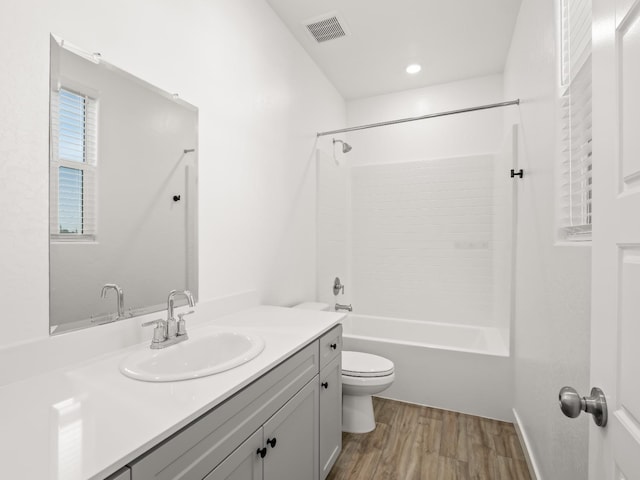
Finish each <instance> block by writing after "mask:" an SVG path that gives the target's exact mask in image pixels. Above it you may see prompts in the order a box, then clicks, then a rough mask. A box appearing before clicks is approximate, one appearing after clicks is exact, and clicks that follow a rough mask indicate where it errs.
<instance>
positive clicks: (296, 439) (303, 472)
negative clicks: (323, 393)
mask: <svg viewBox="0 0 640 480" xmlns="http://www.w3.org/2000/svg"><path fill="white" fill-rule="evenodd" d="M318 389H319V384H318V377H317V376H316V378H315V379H313V380H312V381H311V382H309V383H308V384H307V385H306V386H305V387H304V388H303V389H302V390H300V391H299V392H298V393H297V394H296V395H295V396H294V397H293V398H292V399H291V400H289V401H288V402H287V403H286V404H285V405H284V407H282V408H281V409H280V410H279V411H278V412H277V413H276V414H275V415H274V416H273V417H271V419H269V421H268V422H267V423H265V424H264V441H265V445H266V446H267V447H266V448H267V455H266V457H265V458H264V462H263V468H264V480H319V473H320V467H319V461H318V453H319V452H318V450H319V448H318V438H319V435H318V433H319V432H318V417H319V415H318V414H319V406H318V402H319V399H318ZM274 440H275V445H274V444H273V441H274ZM269 442H271V443H269ZM272 445H273V446H272Z"/></svg>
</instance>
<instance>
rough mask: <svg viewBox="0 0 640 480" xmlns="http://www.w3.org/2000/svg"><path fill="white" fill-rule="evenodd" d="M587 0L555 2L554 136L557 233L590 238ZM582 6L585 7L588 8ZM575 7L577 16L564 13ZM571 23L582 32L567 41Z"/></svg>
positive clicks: (561, 237) (570, 239) (575, 241)
mask: <svg viewBox="0 0 640 480" xmlns="http://www.w3.org/2000/svg"><path fill="white" fill-rule="evenodd" d="M590 3H591V2H590V1H589V0H586V1H583V0H560V1H559V2H558V5H559V26H558V28H559V49H558V51H559V53H560V55H559V62H558V63H559V65H558V70H559V75H558V76H559V88H558V114H559V128H558V133H559V140H558V149H559V153H558V173H557V176H556V178H557V181H558V185H557V188H556V192H557V197H556V198H557V200H556V208H557V215H556V227H557V228H556V233H557V236H558V238H559V240H560V241H566V242H569V243H572V244H579V243H583V244H584V243H585V242H590V241H591V232H592V225H593V193H592V191H593V173H592V167H591V165H592V162H593V157H592V146H593V142H592V140H593V135H592V133H591V129H592V125H591V124H592V120H591V101H592V86H591V83H592V82H591V58H592V47H591V39H590V32H591V28H590V25H591V23H590V19H591V16H592V13H591V10H592V8H591V5H590ZM587 7H589V8H588V9H587ZM572 12H576V17H577V21H573V22H572V19H571V18H569V15H571V13H572ZM572 23H577V24H578V26H579V28H578V31H580V32H581V33H582V36H578V38H575V35H574V36H573V37H574V38H573V39H574V40H575V43H577V44H578V46H577V47H575V46H574V45H572V32H571V31H570V29H571V26H572Z"/></svg>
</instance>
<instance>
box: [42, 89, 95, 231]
mask: <svg viewBox="0 0 640 480" xmlns="http://www.w3.org/2000/svg"><path fill="white" fill-rule="evenodd" d="M97 117H98V115H97V101H96V100H95V99H94V98H91V97H89V96H87V95H83V94H80V93H77V92H73V91H71V90H67V89H65V88H60V89H59V90H57V91H54V92H52V94H51V172H50V175H51V202H50V204H51V212H50V218H51V236H52V237H54V238H56V239H58V240H87V239H93V238H95V235H96V225H97V219H96V211H97V208H96V164H97V131H98V128H97Z"/></svg>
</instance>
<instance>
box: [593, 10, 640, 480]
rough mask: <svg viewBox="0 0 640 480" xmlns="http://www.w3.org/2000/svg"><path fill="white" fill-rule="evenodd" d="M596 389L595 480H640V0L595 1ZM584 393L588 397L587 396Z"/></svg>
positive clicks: (594, 270) (594, 361)
mask: <svg viewBox="0 0 640 480" xmlns="http://www.w3.org/2000/svg"><path fill="white" fill-rule="evenodd" d="M593 13H594V17H593V19H594V23H593V138H594V141H593V158H594V162H593V165H594V166H593V179H594V180H593V188H594V192H593V197H594V210H593V213H594V215H593V219H594V220H593V221H594V225H593V263H592V269H593V270H592V272H593V273H592V276H593V287H592V312H591V382H592V383H591V384H592V385H593V386H597V387H600V388H601V389H602V390H603V391H604V393H605V395H606V397H607V402H608V407H609V423H608V425H607V427H606V428H598V427H596V426H595V425H594V424H593V422H590V423H591V429H590V432H589V479H590V480H609V479H615V480H620V479H625V480H637V479H640V0H593ZM581 393H582V392H581Z"/></svg>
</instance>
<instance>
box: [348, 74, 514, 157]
mask: <svg viewBox="0 0 640 480" xmlns="http://www.w3.org/2000/svg"><path fill="white" fill-rule="evenodd" d="M503 100H504V95H503V91H502V75H491V76H487V77H479V78H472V79H469V80H463V81H459V82H452V83H446V84H442V85H434V86H431V87H425V88H418V89H414V90H406V91H404V92H398V93H391V94H388V95H379V96H375V97H368V98H362V99H357V100H351V101H349V102H348V103H347V118H348V123H349V125H350V126H353V125H364V124H369V123H375V122H383V121H387V120H395V119H398V118H405V117H416V116H420V115H427V114H430V113H436V112H443V111H448V110H456V109H459V108H467V107H474V106H478V105H484V104H488V103H495V102H501V101H503ZM502 135H503V131H502V112H501V109H493V110H484V111H479V112H472V113H465V114H460V115H452V116H446V117H439V118H434V119H429V120H423V121H419V122H410V123H402V124H398V125H392V126H386V127H380V128H373V129H370V130H359V131H356V132H351V133H349V134H348V141H349V143H350V144H351V145H352V146H353V150H352V151H351V152H349V154H348V155H347V157H346V158H347V159H348V161H349V165H352V166H356V165H366V164H372V163H389V162H406V161H410V160H426V159H431V158H446V157H457V156H465V155H477V154H482V153H494V152H496V151H498V149H499V148H500V146H501V144H502Z"/></svg>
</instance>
